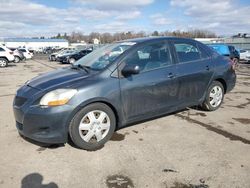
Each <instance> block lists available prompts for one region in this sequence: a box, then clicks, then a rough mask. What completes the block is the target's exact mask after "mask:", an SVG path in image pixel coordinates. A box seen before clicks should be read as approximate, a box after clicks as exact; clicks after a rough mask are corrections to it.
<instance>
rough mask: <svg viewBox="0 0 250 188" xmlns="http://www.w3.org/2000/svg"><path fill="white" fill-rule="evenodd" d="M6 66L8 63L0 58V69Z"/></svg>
mask: <svg viewBox="0 0 250 188" xmlns="http://www.w3.org/2000/svg"><path fill="white" fill-rule="evenodd" d="M7 66H8V61H7V60H6V59H4V58H0V68H2V67H7Z"/></svg>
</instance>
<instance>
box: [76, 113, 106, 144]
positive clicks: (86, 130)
mask: <svg viewBox="0 0 250 188" xmlns="http://www.w3.org/2000/svg"><path fill="white" fill-rule="evenodd" d="M109 129H110V119H109V116H108V115H107V114H106V113H105V112H103V111H101V110H95V111H91V112H89V113H87V114H86V115H85V116H84V117H83V118H82V119H81V121H80V124H79V134H80V136H81V138H82V139H83V140H84V141H85V142H89V143H96V142H99V141H101V140H102V139H103V138H104V137H105V136H106V135H107V134H108V132H109Z"/></svg>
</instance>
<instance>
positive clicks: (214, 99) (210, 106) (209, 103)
mask: <svg viewBox="0 0 250 188" xmlns="http://www.w3.org/2000/svg"><path fill="white" fill-rule="evenodd" d="M223 99H224V87H223V85H222V84H221V83H220V82H218V81H213V82H212V84H211V85H210V86H209V88H208V91H207V95H206V99H205V101H204V102H203V104H202V108H203V109H204V110H207V111H214V110H217V109H218V108H219V107H220V105H221V104H222V101H223Z"/></svg>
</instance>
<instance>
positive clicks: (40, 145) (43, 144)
mask: <svg viewBox="0 0 250 188" xmlns="http://www.w3.org/2000/svg"><path fill="white" fill-rule="evenodd" d="M20 136H21V137H22V138H23V139H24V140H25V141H26V142H29V143H31V144H34V145H37V146H39V147H42V148H46V149H57V148H59V147H64V146H65V144H46V143H42V142H38V141H35V140H32V139H30V138H27V137H24V136H23V135H20Z"/></svg>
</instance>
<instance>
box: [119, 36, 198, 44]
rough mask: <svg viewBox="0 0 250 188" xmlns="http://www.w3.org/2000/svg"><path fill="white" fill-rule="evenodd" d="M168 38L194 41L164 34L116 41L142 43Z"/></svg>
mask: <svg viewBox="0 0 250 188" xmlns="http://www.w3.org/2000/svg"><path fill="white" fill-rule="evenodd" d="M168 39H176V40H192V41H194V39H190V38H180V37H171V36H166V37H157V36H150V37H143V38H135V39H127V40H122V41H118V42H119V43H121V42H135V43H143V42H147V41H155V40H168Z"/></svg>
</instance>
